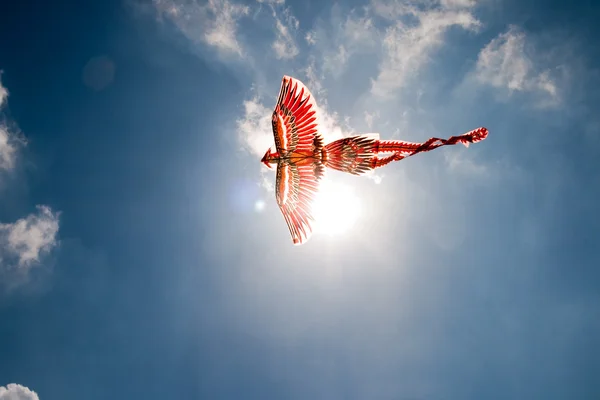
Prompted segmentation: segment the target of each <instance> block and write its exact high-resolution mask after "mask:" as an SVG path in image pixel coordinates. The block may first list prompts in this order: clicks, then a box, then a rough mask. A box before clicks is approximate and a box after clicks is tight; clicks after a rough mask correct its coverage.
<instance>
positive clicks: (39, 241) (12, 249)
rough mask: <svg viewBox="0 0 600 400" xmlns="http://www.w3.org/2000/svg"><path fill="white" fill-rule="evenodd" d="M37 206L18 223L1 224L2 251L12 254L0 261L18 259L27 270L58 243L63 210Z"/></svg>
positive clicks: (0, 241) (2, 252)
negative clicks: (34, 211) (35, 210)
mask: <svg viewBox="0 0 600 400" xmlns="http://www.w3.org/2000/svg"><path fill="white" fill-rule="evenodd" d="M37 210H38V212H37V213H35V214H30V215H28V216H27V217H26V218H21V219H19V220H17V221H16V222H14V223H8V224H0V250H1V254H0V255H1V256H2V258H4V257H7V258H8V260H7V259H6V258H5V259H1V258H0V262H2V263H3V264H4V263H6V262H7V261H8V262H10V259H16V264H17V266H18V267H19V268H20V269H25V270H27V269H29V268H30V267H31V266H32V265H34V264H35V263H38V262H40V258H41V256H42V255H44V254H47V253H48V252H50V251H51V250H52V249H53V248H54V247H56V246H57V245H58V242H57V239H56V236H57V233H58V221H59V213H53V212H52V210H51V209H50V207H47V206H37Z"/></svg>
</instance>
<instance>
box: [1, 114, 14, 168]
mask: <svg viewBox="0 0 600 400" xmlns="http://www.w3.org/2000/svg"><path fill="white" fill-rule="evenodd" d="M16 158H17V145H16V144H15V142H14V140H13V138H12V137H11V135H10V133H9V131H8V129H7V128H6V127H5V126H2V125H0V171H10V170H12V169H13V168H14V166H15V161H16Z"/></svg>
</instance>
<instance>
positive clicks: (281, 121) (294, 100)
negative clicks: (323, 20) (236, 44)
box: [261, 76, 488, 245]
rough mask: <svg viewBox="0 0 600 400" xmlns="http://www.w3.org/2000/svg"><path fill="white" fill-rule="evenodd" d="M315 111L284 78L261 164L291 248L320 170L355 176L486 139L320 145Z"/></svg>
mask: <svg viewBox="0 0 600 400" xmlns="http://www.w3.org/2000/svg"><path fill="white" fill-rule="evenodd" d="M316 113H317V110H316V102H315V100H314V98H313V96H312V94H311V93H310V91H309V90H308V89H307V88H306V86H304V84H303V83H302V82H300V81H299V80H298V79H295V78H292V77H290V76H284V77H283V81H282V83H281V89H280V91H279V98H278V99H277V104H276V105H275V110H274V111H273V115H272V120H271V123H272V126H273V136H274V138H275V148H273V147H271V148H270V149H268V150H267V152H266V153H265V155H264V156H263V158H262V160H261V162H263V163H264V164H265V165H266V166H267V167H269V168H272V167H271V164H277V177H276V180H275V196H276V199H277V204H278V205H279V208H280V209H281V213H282V214H283V218H284V219H285V222H286V223H287V226H288V228H289V230H290V234H291V235H292V241H293V242H294V244H295V245H300V244H303V243H305V242H306V241H307V240H308V239H309V238H310V236H311V234H312V227H311V223H312V222H313V221H314V217H313V210H312V208H313V207H312V206H313V201H314V198H315V196H316V194H317V192H318V190H319V181H320V180H321V178H322V177H323V174H324V172H325V167H329V168H333V169H335V170H338V171H342V172H348V173H350V174H354V175H360V174H363V173H365V172H367V171H371V170H374V169H376V168H380V167H383V166H384V165H386V164H388V163H390V162H392V161H400V160H402V159H404V158H406V157H410V156H413V155H415V154H417V153H422V152H425V151H431V150H433V149H436V148H438V147H440V146H446V145H454V144H457V143H462V144H464V145H465V146H466V147H468V146H469V144H470V143H477V142H480V141H482V140H484V139H485V138H486V137H487V135H488V130H487V129H486V128H483V127H481V128H477V129H474V130H472V131H470V132H467V133H465V134H463V135H460V136H451V137H449V138H448V139H440V138H435V137H432V138H430V139H428V140H427V141H425V142H423V143H411V142H405V141H402V140H378V136H377V135H372V134H370V135H356V136H350V137H344V138H342V139H338V140H335V141H333V142H331V143H329V144H327V145H325V144H324V143H323V137H322V136H321V135H320V134H319V128H318V126H317V122H316V121H317V114H316ZM273 150H275V151H273ZM385 154H389V155H387V156H385Z"/></svg>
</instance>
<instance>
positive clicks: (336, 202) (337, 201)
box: [313, 180, 361, 235]
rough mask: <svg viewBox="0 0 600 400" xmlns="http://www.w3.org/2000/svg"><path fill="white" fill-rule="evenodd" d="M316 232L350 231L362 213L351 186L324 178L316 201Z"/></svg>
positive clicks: (331, 233) (339, 232) (340, 232)
mask: <svg viewBox="0 0 600 400" xmlns="http://www.w3.org/2000/svg"><path fill="white" fill-rule="evenodd" d="M313 211H314V216H315V219H316V221H315V224H314V228H315V232H319V233H325V234H328V235H338V234H342V233H345V232H347V231H349V230H350V229H351V228H352V227H353V226H354V224H355V223H356V220H357V219H358V217H359V216H360V213H361V204H360V200H359V198H358V196H356V194H355V193H354V189H353V188H352V187H351V186H348V185H344V184H341V183H335V182H332V181H329V180H324V181H323V182H322V183H321V187H320V190H319V193H318V195H317V197H316V199H315V203H314V208H313Z"/></svg>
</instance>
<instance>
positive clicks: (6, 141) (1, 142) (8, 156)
mask: <svg viewBox="0 0 600 400" xmlns="http://www.w3.org/2000/svg"><path fill="white" fill-rule="evenodd" d="M0 78H1V71H0ZM7 98H8V90H7V89H6V88H5V87H4V86H3V85H2V80H0V108H1V107H2V106H3V105H4V103H5V102H6V99H7ZM16 156H17V145H16V143H15V141H14V138H13V137H12V135H11V134H10V132H9V130H8V127H7V126H5V125H4V124H3V123H2V122H0V172H1V171H9V170H11V169H13V168H14V166H15V159H16Z"/></svg>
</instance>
